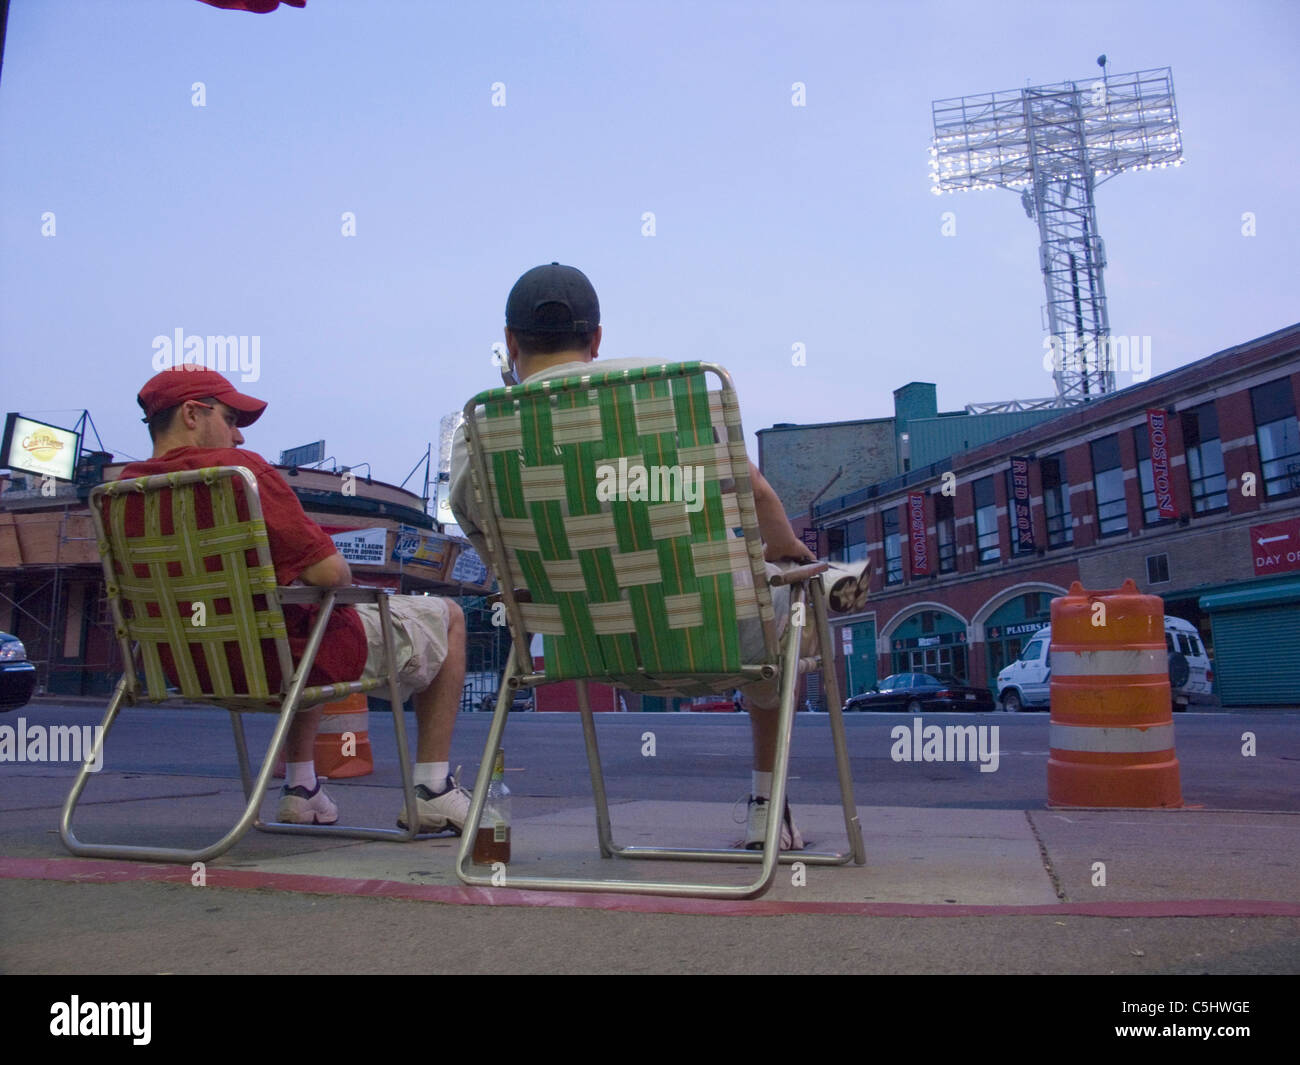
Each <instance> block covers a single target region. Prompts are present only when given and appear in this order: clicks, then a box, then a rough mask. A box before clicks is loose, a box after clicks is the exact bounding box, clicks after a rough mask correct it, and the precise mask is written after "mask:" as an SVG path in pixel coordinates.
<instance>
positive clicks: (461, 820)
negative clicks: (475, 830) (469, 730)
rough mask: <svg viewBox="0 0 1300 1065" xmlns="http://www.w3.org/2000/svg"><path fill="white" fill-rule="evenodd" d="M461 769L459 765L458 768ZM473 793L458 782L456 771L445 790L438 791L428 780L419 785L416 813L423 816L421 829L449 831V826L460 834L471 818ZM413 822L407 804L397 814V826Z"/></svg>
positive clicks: (416, 796)
mask: <svg viewBox="0 0 1300 1065" xmlns="http://www.w3.org/2000/svg"><path fill="white" fill-rule="evenodd" d="M457 772H459V769H458V770H457ZM469 803H470V794H469V792H468V791H467V790H466V789H465V788H462V787H461V786H460V785H459V784H458V783H456V776H455V774H449V775H448V777H447V788H446V790H445V791H439V792H435V791H433V790H432V789H431V788H429V787H427V786H426V785H424V784H417V785H416V786H415V806H416V813H417V814H418V815H419V818H420V827H419V831H420V832H446V831H448V830H450V831H452V832H454V833H455V834H456V835H458V836H459V835H460V833H461V830H462V829H463V828H464V827H465V822H466V821H467V820H469ZM409 823H410V822H408V821H407V819H406V807H405V806H403V807H402V812H401V813H400V814H399V815H398V817H397V827H398V828H405V827H406V826H407V825H408V824H409Z"/></svg>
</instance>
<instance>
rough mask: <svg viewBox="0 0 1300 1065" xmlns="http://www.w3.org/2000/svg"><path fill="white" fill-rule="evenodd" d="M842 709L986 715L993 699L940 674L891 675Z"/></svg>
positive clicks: (980, 689) (986, 691)
mask: <svg viewBox="0 0 1300 1065" xmlns="http://www.w3.org/2000/svg"><path fill="white" fill-rule="evenodd" d="M844 709H845V710H906V711H907V712H908V713H909V714H919V713H921V711H923V710H930V711H943V712H946V711H952V710H970V711H976V712H987V711H989V710H992V709H993V696H992V694H991V693H990V692H989V691H988V690H987V689H985V688H974V687H971V686H970V685H969V684H962V683H961V681H959V680H957V679H956V678H955V677H950V676H946V675H943V674H941V675H938V676H933V675H931V674H929V673H895V674H894V675H893V676H889V677H886V678H885V679H884V680H882V681H881V682H880V683H879V684H877V685H876V686H875V687H874V688H873V689H872V690H871V691H869V692H863V693H862V694H861V695H855V696H853V698H852V699H850V700H849V701H848V702H846V703H845V704H844Z"/></svg>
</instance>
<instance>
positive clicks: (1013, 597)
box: [975, 583, 1065, 688]
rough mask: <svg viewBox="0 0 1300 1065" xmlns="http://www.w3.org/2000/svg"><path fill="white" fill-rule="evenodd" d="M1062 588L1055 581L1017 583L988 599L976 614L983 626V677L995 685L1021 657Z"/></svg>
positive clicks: (1045, 621) (1047, 619) (1047, 621)
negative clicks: (1005, 671)
mask: <svg viewBox="0 0 1300 1065" xmlns="http://www.w3.org/2000/svg"><path fill="white" fill-rule="evenodd" d="M1064 594H1065V589H1064V588H1059V587H1057V586H1056V585H1054V584H1041V583H1033V584H1018V585H1015V586H1014V587H1012V588H1006V589H1004V590H1003V591H1001V592H999V593H998V594H997V595H995V596H994V597H993V598H992V599H990V600H989V601H988V602H987V603H986V604H985V605H984V606H983V607H981V608H980V610H979V611H978V613H976V615H975V619H976V621H977V622H979V623H980V624H981V627H982V628H983V630H984V661H985V666H986V668H987V669H988V672H987V673H986V674H985V680H986V681H987V683H988V685H989V687H990V688H996V687H997V676H998V674H999V673H1000V672H1001V671H1002V670H1003V669H1005V668H1006V667H1007V666H1008V665H1010V664H1011V663H1012V662H1014V661H1015V660H1016V659H1017V658H1019V657H1020V652H1021V651H1022V650H1023V649H1024V648H1025V646H1026V645H1027V644H1028V643H1029V641H1030V640H1031V639H1032V638H1033V635H1034V633H1035V632H1037V631H1038V630H1039V629H1041V628H1042V627H1043V626H1044V625H1049V624H1051V621H1052V600H1053V599H1054V598H1055V597H1056V596H1058V595H1064Z"/></svg>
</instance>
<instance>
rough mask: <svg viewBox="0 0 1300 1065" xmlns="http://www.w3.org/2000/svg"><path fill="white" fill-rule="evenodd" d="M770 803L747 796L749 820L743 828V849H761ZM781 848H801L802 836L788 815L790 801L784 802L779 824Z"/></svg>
mask: <svg viewBox="0 0 1300 1065" xmlns="http://www.w3.org/2000/svg"><path fill="white" fill-rule="evenodd" d="M771 806H772V804H771V803H770V802H769V801H768V800H767V799H757V798H755V797H754V796H753V795H751V796H750V797H749V820H748V824H747V826H746V828H745V849H746V850H750V851H761V850H762V849H763V841H764V840H765V839H766V838H767V815H768V811H769V810H770V809H771ZM781 850H783V851H801V850H803V836H802V835H800V834H799V829H798V828H797V827H796V826H795V823H794V818H793V817H791V816H790V803H789V802H787V803H786V804H785V817H784V824H782V825H781Z"/></svg>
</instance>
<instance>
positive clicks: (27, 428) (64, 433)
mask: <svg viewBox="0 0 1300 1065" xmlns="http://www.w3.org/2000/svg"><path fill="white" fill-rule="evenodd" d="M80 445H81V436H80V435H79V434H78V433H74V432H71V431H70V430H68V429H60V428H59V427H58V426H55V425H46V424H45V423H44V422H37V421H33V420H32V419H31V418H24V417H23V416H22V415H20V414H10V415H9V416H8V418H6V419H5V433H4V441H3V445H2V446H3V455H2V456H0V465H3V466H8V467H9V469H11V470H22V471H23V472H24V473H34V474H37V475H38V476H46V475H48V476H50V477H57V478H59V479H61V480H64V481H71V480H73V473H74V471H75V470H76V468H77V452H78V449H79V448H80Z"/></svg>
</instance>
